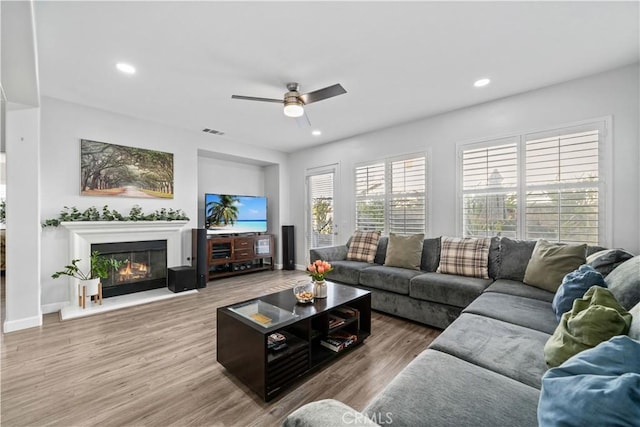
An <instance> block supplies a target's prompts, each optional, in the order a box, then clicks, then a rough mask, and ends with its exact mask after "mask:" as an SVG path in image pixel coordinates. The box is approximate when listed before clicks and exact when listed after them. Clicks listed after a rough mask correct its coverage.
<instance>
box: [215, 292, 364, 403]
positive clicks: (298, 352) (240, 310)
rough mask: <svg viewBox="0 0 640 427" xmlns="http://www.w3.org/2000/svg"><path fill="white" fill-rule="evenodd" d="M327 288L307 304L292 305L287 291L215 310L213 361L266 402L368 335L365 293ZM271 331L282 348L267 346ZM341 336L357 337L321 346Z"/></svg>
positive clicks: (292, 301)
mask: <svg viewBox="0 0 640 427" xmlns="http://www.w3.org/2000/svg"><path fill="white" fill-rule="evenodd" d="M327 287H328V288H327V298H324V299H316V300H315V301H314V302H313V303H309V304H299V303H297V302H296V298H295V296H294V295H293V291H292V290H291V289H289V290H286V291H282V292H278V293H275V294H270V295H266V296H263V297H260V298H258V299H253V300H248V301H243V302H241V303H237V304H233V305H230V306H226V307H220V308H218V311H217V315H218V317H217V336H218V340H217V359H218V362H219V363H221V364H222V365H223V366H224V367H225V368H227V370H228V371H229V372H231V373H232V374H233V375H235V376H236V377H237V378H238V379H240V380H241V381H242V382H243V383H244V384H246V385H247V386H248V387H249V388H250V389H251V390H253V391H255V392H256V393H257V394H258V395H259V396H260V397H261V398H262V399H264V400H265V401H269V400H271V399H272V398H273V397H274V396H276V395H277V394H278V393H279V392H280V391H282V390H283V389H284V388H286V387H287V386H289V385H291V383H293V382H294V381H296V380H298V379H300V378H301V377H304V376H306V375H308V374H309V373H311V372H313V371H315V370H317V369H319V368H320V367H321V366H323V365H326V364H327V363H329V362H330V361H332V360H334V359H335V358H336V357H338V356H340V355H342V354H344V353H345V352H348V351H351V350H352V349H353V348H355V347H357V346H359V345H360V344H362V343H363V342H364V340H365V339H366V338H367V337H368V336H369V335H370V334H371V293H370V292H369V291H366V290H363V289H358V288H354V287H351V286H344V285H340V284H337V283H331V282H327ZM354 314H355V315H354ZM330 320H331V327H330ZM342 320H344V322H342ZM335 323H339V324H337V325H335ZM274 332H277V333H280V334H282V335H284V336H285V337H286V347H284V348H282V349H279V350H273V349H269V348H268V337H269V335H271V334H272V333H274ZM346 335H352V336H355V337H357V340H355V342H353V343H352V344H350V345H348V346H346V347H345V348H344V349H340V350H338V351H336V349H335V348H334V349H333V350H332V349H329V348H327V345H328V343H330V338H331V337H335V336H346Z"/></svg>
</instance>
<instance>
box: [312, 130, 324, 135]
mask: <svg viewBox="0 0 640 427" xmlns="http://www.w3.org/2000/svg"><path fill="white" fill-rule="evenodd" d="M311 135H313V136H320V135H322V132H321V131H319V130H318V129H316V130H312V131H311Z"/></svg>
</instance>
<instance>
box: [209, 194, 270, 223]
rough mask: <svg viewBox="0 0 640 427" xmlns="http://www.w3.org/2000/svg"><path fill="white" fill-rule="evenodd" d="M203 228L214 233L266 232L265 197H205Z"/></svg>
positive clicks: (221, 195)
mask: <svg viewBox="0 0 640 427" xmlns="http://www.w3.org/2000/svg"><path fill="white" fill-rule="evenodd" d="M205 228H207V229H208V230H209V231H210V232H214V233H258V232H265V231H267V199H266V198H265V197H251V196H234V195H229V194H207V195H205Z"/></svg>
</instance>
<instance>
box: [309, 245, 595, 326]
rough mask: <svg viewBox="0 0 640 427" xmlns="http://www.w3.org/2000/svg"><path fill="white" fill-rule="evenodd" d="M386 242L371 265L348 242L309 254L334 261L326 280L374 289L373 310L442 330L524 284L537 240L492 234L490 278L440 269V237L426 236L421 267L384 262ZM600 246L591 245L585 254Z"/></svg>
mask: <svg viewBox="0 0 640 427" xmlns="http://www.w3.org/2000/svg"><path fill="white" fill-rule="evenodd" d="M387 244H388V238H387V237H381V238H380V240H379V242H378V249H377V252H376V257H375V260H374V263H373V264H368V263H366V262H360V261H347V260H346V256H347V251H348V243H347V245H341V246H331V247H326V248H318V249H311V251H310V257H311V261H312V262H313V261H315V260H317V259H322V260H325V261H329V262H330V263H331V265H332V266H333V268H334V270H333V271H332V272H331V273H329V274H328V275H327V279H329V280H331V281H334V282H339V283H343V284H346V285H352V286H357V287H359V288H363V289H367V290H369V291H371V306H372V308H373V309H374V310H378V311H382V312H384V313H389V314H393V315H396V316H400V317H404V318H407V319H410V320H414V321H416V322H420V323H424V324H427V325H431V326H435V327H438V328H441V329H444V328H446V327H447V326H449V325H450V324H451V322H453V321H454V320H455V319H456V318H457V317H458V316H459V315H460V313H461V312H462V310H464V308H465V307H467V306H468V305H469V304H471V302H472V301H474V300H475V299H476V298H477V297H479V296H480V295H481V294H482V293H483V292H484V291H485V290H496V289H503V288H509V287H511V284H512V282H514V281H515V282H519V283H521V282H522V280H523V278H524V273H525V270H526V269H527V264H528V262H529V258H530V257H531V253H532V252H533V249H534V247H535V244H536V242H535V241H525V240H512V239H507V238H502V239H500V238H497V237H494V238H493V239H491V246H490V247H489V260H488V262H489V265H488V268H489V277H490V278H489V279H479V278H476V277H466V276H457V275H452V274H440V273H436V270H437V269H438V264H439V262H440V238H439V237H436V238H428V239H425V240H424V243H423V247H422V260H421V265H420V270H409V269H405V268H398V267H387V266H385V265H384V261H385V256H386V253H387ZM602 249H604V248H601V247H599V246H590V247H588V248H587V255H590V254H592V253H594V252H597V251H600V250H602ZM527 288H531V287H530V286H527ZM532 289H534V291H533V292H537V291H540V292H538V293H537V295H541V296H542V295H543V294H542V292H544V291H542V290H541V289H537V288H532ZM543 298H544V296H543ZM551 298H553V295H551Z"/></svg>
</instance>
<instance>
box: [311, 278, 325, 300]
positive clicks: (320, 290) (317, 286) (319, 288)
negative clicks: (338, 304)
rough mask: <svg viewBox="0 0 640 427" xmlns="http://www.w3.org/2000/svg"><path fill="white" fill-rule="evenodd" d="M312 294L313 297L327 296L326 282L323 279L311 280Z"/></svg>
mask: <svg viewBox="0 0 640 427" xmlns="http://www.w3.org/2000/svg"><path fill="white" fill-rule="evenodd" d="M313 296H314V297H315V298H326V297H327V282H325V281H324V280H314V282H313Z"/></svg>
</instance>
